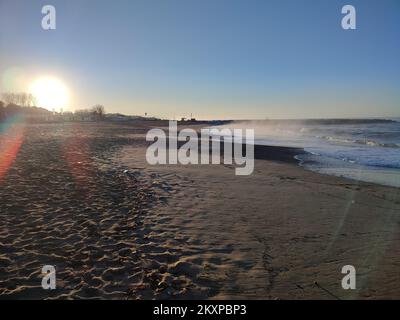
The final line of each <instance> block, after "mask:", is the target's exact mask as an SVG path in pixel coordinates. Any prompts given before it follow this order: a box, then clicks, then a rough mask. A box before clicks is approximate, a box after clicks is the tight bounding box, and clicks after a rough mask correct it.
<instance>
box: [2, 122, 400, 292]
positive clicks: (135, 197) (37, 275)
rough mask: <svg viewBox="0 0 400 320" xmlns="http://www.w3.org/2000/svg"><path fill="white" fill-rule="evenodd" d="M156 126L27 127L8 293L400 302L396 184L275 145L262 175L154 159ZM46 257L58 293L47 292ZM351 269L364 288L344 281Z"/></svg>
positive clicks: (13, 176)
mask: <svg viewBox="0 0 400 320" xmlns="http://www.w3.org/2000/svg"><path fill="white" fill-rule="evenodd" d="M157 125H160V123H158V124H157V123H151V122H141V123H133V124H130V125H128V124H123V125H122V124H106V123H103V124H102V123H98V124H95V123H84V124H44V125H26V126H24V127H23V128H22V129H21V130H23V131H19V132H23V134H22V136H23V141H22V143H21V146H20V148H19V151H18V153H17V155H16V158H15V160H13V161H12V163H11V164H10V167H9V168H8V169H7V171H6V172H5V174H4V176H3V177H0V199H1V203H0V219H1V221H2V223H1V225H0V299H7V298H12V299H14V298H20V299H46V298H50V299H55V298H62V299H79V298H90V299H95V298H99V299H193V298H198V299H225V298H232V299H241V298H243V299H381V298H400V289H399V288H400V274H399V271H398V270H399V265H400V258H399V257H400V255H399V253H400V252H399V251H400V247H399V245H398V243H399V240H400V239H399V238H400V234H399V227H400V224H399V222H400V217H399V213H400V197H399V189H397V188H390V187H383V186H378V185H374V184H368V183H359V182H356V181H352V180H347V179H343V178H338V177H331V176H326V175H320V174H317V173H313V172H309V171H306V170H304V169H303V168H301V167H299V166H297V165H296V164H295V163H289V162H288V161H287V159H286V158H287V157H286V156H284V157H281V158H279V157H276V152H277V150H276V149H274V150H275V151H274V152H275V153H274V152H272V151H271V150H270V151H271V152H269V153H273V154H275V156H274V158H273V159H272V160H264V159H263V158H268V157H267V156H259V157H258V159H257V160H256V161H255V171H254V174H253V175H251V176H235V174H234V168H233V167H232V166H225V165H196V166H194V165H190V166H181V165H176V166H169V165H168V166H150V165H148V164H147V163H146V161H145V151H146V143H145V141H144V134H145V133H146V132H147V130H148V128H149V127H150V126H157ZM4 136H5V134H4V133H3V135H2V136H0V137H1V138H0V139H3V141H4V139H5V138H4ZM278 151H279V150H278ZM278 153H279V152H278ZM3 171H4V169H3ZM45 264H50V265H54V266H55V267H56V271H57V274H56V275H57V289H56V290H43V289H42V288H41V279H42V278H41V277H42V276H41V268H42V266H43V265H45ZM344 265H353V266H355V268H356V270H357V289H356V290H344V289H342V287H341V279H342V277H343V276H344V275H342V274H341V268H342V267H343V266H344Z"/></svg>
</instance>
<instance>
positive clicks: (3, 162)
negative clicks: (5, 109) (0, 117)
mask: <svg viewBox="0 0 400 320" xmlns="http://www.w3.org/2000/svg"><path fill="white" fill-rule="evenodd" d="M23 137H24V124H23V121H22V119H21V118H20V117H19V116H13V117H10V118H8V119H6V120H5V121H4V122H2V123H0V182H1V181H2V180H3V178H4V176H5V175H6V173H7V172H8V170H9V169H10V167H11V165H12V164H13V162H14V160H15V159H16V158H17V155H18V151H19V149H20V147H21V145H22V142H23Z"/></svg>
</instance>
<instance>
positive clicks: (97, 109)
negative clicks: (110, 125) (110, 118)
mask: <svg viewBox="0 0 400 320" xmlns="http://www.w3.org/2000/svg"><path fill="white" fill-rule="evenodd" d="M92 113H93V115H94V116H95V117H96V119H97V120H103V119H104V115H105V113H106V112H105V109H104V106H102V105H101V104H97V105H95V106H94V107H92Z"/></svg>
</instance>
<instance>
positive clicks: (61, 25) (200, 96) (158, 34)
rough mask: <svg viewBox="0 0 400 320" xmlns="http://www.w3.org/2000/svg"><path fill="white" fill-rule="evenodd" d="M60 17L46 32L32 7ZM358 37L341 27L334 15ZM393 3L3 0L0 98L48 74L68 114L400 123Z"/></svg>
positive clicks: (399, 14) (397, 19) (398, 40)
mask: <svg viewBox="0 0 400 320" xmlns="http://www.w3.org/2000/svg"><path fill="white" fill-rule="evenodd" d="M46 4H52V5H54V6H55V7H56V10H57V29H56V30H54V31H43V30H42V28H41V18H42V14H41V7H42V6H43V5H46ZM345 4H352V5H354V6H355V8H356V10H357V30H349V31H345V30H343V29H342V28H341V19H342V14H341V8H342V6H343V5H345ZM399 57H400V1H399V0H392V1H389V0H387V1H385V0H368V1H367V0H363V1H358V0H357V1H356V0H347V1H339V0H291V1H288V0H279V1H278V0H276V1H269V0H259V1H256V0H246V1H245V0H229V1H225V0H196V1H194V0H140V1H136V0H126V1H125V0H117V1H101V0H83V1H82V0H81V1H77V0H68V1H67V0H63V1H59V0H46V1H36V0H0V75H1V77H2V78H1V83H0V91H1V92H3V91H9V90H16V91H23V90H25V89H26V88H25V87H26V86H27V85H28V84H29V82H30V81H32V80H33V79H34V78H35V77H40V76H42V75H54V76H56V77H58V78H60V79H62V80H63V81H64V83H65V84H66V85H67V86H68V87H69V88H70V90H71V92H72V98H71V102H70V104H71V106H70V108H71V109H79V108H84V107H89V106H91V105H93V104H96V103H102V104H104V105H105V107H106V109H107V111H108V112H122V113H126V114H140V115H141V114H144V113H145V112H148V114H150V115H155V116H161V117H170V118H172V117H174V116H175V117H180V116H188V115H190V113H191V112H193V114H194V115H195V116H196V117H198V118H208V119H209V118H234V119H237V118H261V119H263V118H266V117H268V118H310V117H311V118H315V117H376V116H383V117H387V116H400V90H399V87H400V86H399V84H400V58H399Z"/></svg>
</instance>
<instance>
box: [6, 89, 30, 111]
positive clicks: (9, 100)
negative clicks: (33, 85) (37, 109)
mask: <svg viewBox="0 0 400 320" xmlns="http://www.w3.org/2000/svg"><path fill="white" fill-rule="evenodd" d="M2 97H3V100H4V102H5V103H6V104H15V105H17V106H21V107H32V106H34V105H35V104H36V99H35V97H34V96H33V94H31V93H26V92H19V93H15V92H5V93H3V95H2Z"/></svg>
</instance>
